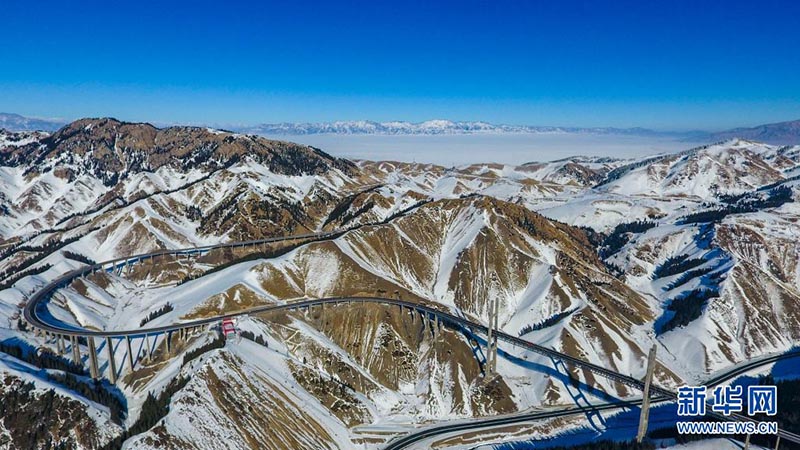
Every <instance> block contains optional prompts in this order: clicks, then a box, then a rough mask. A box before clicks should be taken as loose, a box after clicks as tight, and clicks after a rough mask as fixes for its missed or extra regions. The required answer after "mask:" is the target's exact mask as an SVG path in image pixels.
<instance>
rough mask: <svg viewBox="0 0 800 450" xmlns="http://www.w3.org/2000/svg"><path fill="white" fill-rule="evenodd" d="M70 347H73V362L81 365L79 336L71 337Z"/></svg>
mask: <svg viewBox="0 0 800 450" xmlns="http://www.w3.org/2000/svg"><path fill="white" fill-rule="evenodd" d="M69 343H70V347H72V362H73V363H75V365H76V366H77V365H81V348H80V346H79V345H78V336H70V337H69Z"/></svg>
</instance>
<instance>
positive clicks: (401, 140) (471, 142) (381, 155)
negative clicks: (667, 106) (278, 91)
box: [268, 133, 697, 166]
mask: <svg viewBox="0 0 800 450" xmlns="http://www.w3.org/2000/svg"><path fill="white" fill-rule="evenodd" d="M268 137H269V138H272V139H280V140H287V141H293V142H299V143H302V144H308V145H313V146H315V147H319V148H321V149H323V150H325V151H326V152H328V153H330V154H332V155H335V156H342V157H346V158H351V159H369V160H394V161H411V162H425V163H435V164H440V165H444V166H452V165H461V164H468V163H475V162H497V163H506V164H522V163H526V162H532V161H550V160H554V159H559V158H564V157H567V156H573V155H585V156H610V157H616V158H630V157H636V156H644V155H653V154H657V153H664V152H671V151H677V150H682V149H686V148H690V147H693V146H695V145H697V143H696V142H687V141H684V140H677V139H672V138H668V137H649V136H620V135H598V134H574V133H548V134H544V133H543V134H466V135H440V136H431V135H412V136H408V135H405V136H396V135H336V134H314V135H291V136H287V135H281V136H268Z"/></svg>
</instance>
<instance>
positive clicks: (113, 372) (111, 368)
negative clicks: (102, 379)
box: [106, 336, 117, 384]
mask: <svg viewBox="0 0 800 450" xmlns="http://www.w3.org/2000/svg"><path fill="white" fill-rule="evenodd" d="M106 349H107V350H108V375H109V377H108V379H109V380H111V384H116V383H117V361H116V360H115V359H114V342H113V341H112V340H111V337H110V336H107V337H106Z"/></svg>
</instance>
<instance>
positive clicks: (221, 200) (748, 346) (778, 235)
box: [0, 119, 800, 449]
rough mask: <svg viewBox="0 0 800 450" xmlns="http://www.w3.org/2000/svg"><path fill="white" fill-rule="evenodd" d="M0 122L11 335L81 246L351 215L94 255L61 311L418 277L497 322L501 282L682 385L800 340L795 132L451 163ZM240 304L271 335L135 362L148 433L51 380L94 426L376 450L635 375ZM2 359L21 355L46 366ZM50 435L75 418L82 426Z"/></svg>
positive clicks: (211, 135)
mask: <svg viewBox="0 0 800 450" xmlns="http://www.w3.org/2000/svg"><path fill="white" fill-rule="evenodd" d="M433 125H436V124H431V126H433ZM439 125H443V124H439ZM445 125H446V124H445ZM0 136H2V140H0V283H2V286H0V288H2V289H0V297H1V298H2V301H0V320H1V321H2V322H3V323H7V324H8V325H7V326H6V330H5V331H4V332H3V333H4V334H3V339H4V341H3V342H4V343H14V342H16V343H26V345H27V344H30V345H31V346H32V348H34V349H36V348H50V349H53V348H54V347H53V343H52V342H45V340H44V339H42V338H40V337H35V336H33V334H32V333H31V332H30V331H29V330H28V331H26V330H25V329H24V324H23V323H22V322H21V321H19V317H20V308H21V307H22V305H24V304H25V302H26V300H27V299H28V298H29V296H30V295H31V293H32V292H34V291H35V290H36V289H38V288H39V287H41V286H42V285H44V284H45V283H46V282H47V281H49V280H52V279H54V278H55V277H57V276H58V275H59V274H62V273H64V272H67V271H69V270H71V269H74V268H76V267H79V266H80V265H81V264H83V263H84V262H85V261H88V260H96V261H101V260H107V259H111V258H115V257H119V256H125V255H130V254H135V253H141V252H146V251H150V250H155V249H159V248H178V247H191V246H198V245H206V244H212V243H216V242H225V241H237V240H247V239H254V238H261V237H271V236H280V235H289V234H297V233H306V232H309V231H318V230H339V229H347V230H349V231H348V232H347V233H344V234H342V235H340V236H338V237H336V238H335V239H333V240H328V241H320V242H309V243H305V244H303V245H298V246H297V247H296V248H295V247H291V248H288V247H287V248H282V247H279V246H275V247H271V248H270V251H272V252H274V253H273V255H274V256H272V257H266V256H264V257H259V258H254V257H252V255H250V254H249V253H248V252H251V251H252V250H247V249H231V250H227V251H219V252H211V253H209V254H207V255H205V256H203V257H200V258H196V259H195V258H190V259H170V258H165V259H163V260H160V261H153V262H150V263H148V264H140V265H137V266H134V267H133V268H132V269H131V270H129V271H127V270H126V271H124V272H123V273H120V274H95V275H92V276H89V277H86V278H85V279H82V280H77V281H75V282H74V283H73V284H72V285H71V286H69V287H68V288H65V289H61V290H59V292H58V293H57V294H56V296H55V297H54V298H53V300H52V301H51V302H50V303H49V305H48V308H49V310H50V312H51V313H52V314H53V316H54V317H55V318H57V319H59V320H62V321H64V322H67V323H71V324H75V325H80V326H84V327H90V328H95V329H118V328H126V329H128V328H135V327H137V326H139V325H140V324H141V323H142V321H144V320H147V319H150V322H149V323H150V324H151V325H153V326H157V325H164V324H168V323H172V322H176V321H187V320H191V319H194V318H199V317H208V316H213V315H217V314H221V313H223V312H231V311H235V310H241V309H245V308H249V307H252V306H257V305H263V304H272V303H281V302H289V301H292V300H295V299H298V298H306V297H327V296H351V295H369V296H400V297H402V298H407V299H413V300H416V301H421V302H428V303H431V304H435V305H437V306H438V307H441V308H446V309H448V310H450V311H453V312H454V313H457V314H462V315H464V316H467V317H469V318H471V319H473V320H477V321H480V322H483V323H486V322H487V321H488V318H489V312H488V311H489V303H490V300H491V299H494V298H497V299H499V302H500V327H501V328H502V329H503V330H504V331H505V332H507V333H510V334H513V335H519V336H522V337H524V338H525V339H528V340H530V341H532V342H536V343H539V344H542V345H546V346H549V347H552V348H556V349H559V350H561V351H564V352H566V353H569V354H571V355H574V356H576V357H580V358H584V359H587V360H589V361H592V362H594V363H597V364H600V365H603V366H605V367H609V368H612V369H614V370H618V371H619V372H622V373H625V374H631V375H633V376H637V377H640V376H642V375H643V373H644V360H645V354H646V351H647V349H648V348H649V347H650V346H651V345H652V344H654V343H655V344H657V345H658V348H659V366H658V369H657V371H656V377H657V381H658V383H659V384H661V385H664V386H675V385H677V384H678V383H681V382H685V381H696V380H699V379H702V378H704V377H705V376H706V375H707V374H708V373H711V372H713V371H717V370H720V369H723V368H725V367H727V366H729V365H732V364H735V363H739V362H741V361H743V360H746V359H748V358H752V357H755V356H758V355H760V354H764V353H770V352H776V351H783V350H786V349H788V348H791V347H792V346H793V345H795V343H796V342H797V340H798V338H800V336H799V335H800V311H798V307H797V305H798V298H799V297H798V296H800V292H798V287H797V286H798V285H800V271H799V270H798V267H800V265H798V258H800V253H799V252H798V247H797V244H796V242H797V236H798V235H800V229H798V227H797V223H798V218H800V214H799V213H800V210H798V207H797V206H796V203H795V202H794V199H795V198H796V197H797V193H796V190H797V184H798V181H797V176H798V173H800V169H799V168H798V167H799V165H798V162H800V157H799V156H798V155H800V147H775V146H769V145H763V144H759V143H754V142H748V141H742V140H733V141H726V142H723V143H719V144H715V145H711V146H706V147H702V148H696V149H690V150H687V151H685V152H681V153H679V154H676V155H661V156H658V157H651V158H644V159H639V160H618V159H611V158H587V157H573V158H568V159H565V160H559V161H551V162H535V163H528V164H524V165H521V166H509V165H498V164H474V165H469V166H462V167H453V168H446V167H441V166H436V165H431V164H409V163H398V162H388V161H384V162H371V161H356V162H351V161H346V160H342V159H337V158H332V157H330V156H329V155H327V154H325V153H324V152H322V151H320V150H317V149H313V148H310V147H307V146H301V145H295V144H290V143H285V142H278V141H270V140H266V139H262V138H258V137H254V136H247V135H242V134H235V133H228V132H222V131H217V130H211V129H206V128H189V127H173V128H167V129H157V128H155V127H152V126H150V125H146V124H127V123H122V122H118V121H114V120H111V119H87V120H82V121H78V122H75V123H73V124H70V125H68V126H67V127H64V128H63V129H61V130H59V131H57V132H55V133H53V134H51V135H48V134H35V133H21V134H12V133H5V134H3V135H0ZM261 250H263V249H261ZM221 265H224V267H220V266H221ZM167 305H169V307H170V308H168V309H169V311H168V312H167V313H166V314H164V315H161V316H158V317H155V318H152V319H151V318H150V316H151V314H152V313H153V312H154V311H156V310H159V309H161V308H164V307H165V306H167ZM237 326H238V327H239V328H240V329H242V330H247V331H249V332H251V333H253V335H254V336H258V337H260V338H261V339H262V341H265V342H266V343H267V346H264V345H261V344H257V343H254V342H252V341H250V340H248V339H242V340H241V341H240V342H235V341H229V342H228V343H227V344H226V345H225V346H224V348H221V349H216V350H211V351H208V352H205V353H203V354H202V355H200V356H199V357H197V358H195V359H193V360H192V361H187V362H186V363H184V361H183V357H184V356H186V355H187V354H188V353H189V352H191V351H193V350H197V349H199V348H201V347H202V346H204V345H207V344H209V343H212V342H214V339H215V332H203V333H201V334H200V335H197V336H193V337H192V338H190V339H189V340H188V342H186V343H184V344H182V345H181V346H179V347H178V348H177V349H176V351H175V352H174V354H171V355H164V354H158V355H157V356H156V357H155V359H154V360H153V361H149V362H143V363H142V365H141V366H138V367H137V369H136V372H135V373H129V369H125V372H124V373H123V377H122V379H121V381H120V385H119V389H120V391H119V392H118V397H120V398H123V399H124V400H125V402H126V403H127V411H128V417H127V418H126V419H125V420H124V421H123V423H122V426H124V427H125V428H127V429H128V430H131V429H135V430H136V433H135V434H136V435H135V436H133V437H130V439H127V436H121V432H122V431H121V430H122V428H120V426H119V425H114V424H113V423H111V424H110V423H109V419H108V418H107V417H108V416H103V409H102V406H100V407H98V406H97V404H96V402H93V401H92V400H88V399H86V398H81V397H80V396H76V395H74V394H75V393H74V392H72V390H70V389H69V388H68V387H65V385H63V383H62V384H61V385H60V386H55V385H53V383H52V382H46V380H45V381H43V380H39V381H36V383H38V384H37V385H36V388H37V390H39V391H42V392H46V390H47V389H49V388H51V387H52V388H54V389H66V391H64V392H63V394H64V398H65V399H72V400H75V401H76V402H78V403H79V404H80V407H79V409H81V410H83V411H84V412H85V414H86V415H87V417H89V418H90V419H91V420H92V423H93V424H94V425H93V426H95V427H96V428H97V429H98V430H99V431H98V433H97V436H99V437H98V438H97V440H98V442H99V441H100V440H109V439H111V438H117V439H123V438H126V439H127V440H126V442H125V447H126V448H159V446H162V447H163V446H164V445H167V444H166V443H169V445H171V446H174V447H178V448H198V449H203V448H216V447H213V445H212V444H211V443H212V442H219V441H221V440H224V441H226V442H230V445H229V446H230V448H297V447H307V448H343V449H346V448H358V446H364V445H366V446H367V447H368V448H375V447H376V446H379V445H380V444H382V443H384V442H386V440H388V439H389V438H391V437H392V436H394V435H396V434H397V433H400V432H402V431H403V430H407V429H409V428H411V427H414V426H416V425H418V424H420V423H424V422H430V421H441V420H448V419H453V418H461V419H467V418H470V417H475V416H486V415H495V414H501V413H509V412H516V411H520V410H526V409H530V408H535V407H547V406H553V405H568V404H575V403H578V404H582V402H586V401H587V400H588V401H597V400H600V399H604V398H606V397H607V396H609V395H610V396H617V397H626V396H630V395H633V394H634V393H633V392H631V391H630V390H629V389H627V388H626V387H624V386H621V385H617V384H615V383H613V382H610V381H607V380H604V379H598V378H596V377H595V376H593V375H592V374H590V373H586V372H583V371H580V370H575V369H573V368H569V367H564V366H563V365H558V364H555V365H554V364H553V361H550V360H547V359H544V358H541V357H539V356H537V355H535V354H532V353H526V352H522V351H520V350H518V349H513V348H503V350H504V351H505V352H506V353H505V354H504V355H503V357H502V358H501V360H500V361H499V364H498V376H497V377H496V378H492V379H490V380H487V379H485V378H484V377H483V376H482V371H481V363H482V362H483V359H482V358H483V355H482V350H480V346H478V347H476V342H475V341H474V336H470V335H469V333H464V332H463V330H454V329H449V328H442V329H441V330H436V332H435V333H434V332H433V331H434V330H432V329H431V326H430V324H426V323H424V322H422V321H421V320H420V319H419V317H412V316H409V315H408V311H404V312H401V311H399V310H398V309H396V308H389V307H382V306H377V305H349V306H348V305H340V306H336V307H330V308H327V309H326V310H325V311H320V310H311V311H305V312H296V313H291V314H284V315H280V316H263V317H262V316H258V317H249V318H245V319H242V320H241V321H240V322H239V323H238V324H237ZM159 339H160V338H159ZM158 342H162V341H158ZM158 342H156V343H155V344H156V345H158ZM26 348H27V347H26ZM83 351H84V353H85V352H86V349H85V348H84V349H83ZM19 357H20V358H23V359H24V358H25V356H24V355H20V356H19ZM100 358H101V366H102V365H103V364H105V363H106V361H105V358H106V353H105V352H102V351H101V355H100ZM120 358H121V357H120ZM3 360H4V361H10V362H9V364H7V365H6V366H3V367H0V371H2V372H3V374H5V375H6V376H9V377H17V378H20V379H25V377H26V376H27V375H26V373H28V372H29V371H30V370H31V369H30V368H28V369H26V370H20V369H19V367H21V366H14V365H13V364H23V363H22V362H21V361H19V358H15V357H12V356H8V357H7V358H6V357H5V356H4V359H3ZM122 362H123V361H121V360H120V361H118V365H119V367H123V366H124V364H122ZM12 363H13V364H12ZM173 380H177V381H173ZM47 383H50V384H47ZM176 383H177V384H176ZM173 390H174V392H172V391H173ZM59 392H60V391H59ZM162 392H166V393H171V399H170V398H168V397H169V396H168V395H167V394H162ZM151 393H152V395H153V396H154V397H158V396H159V395H165V396H166V397H165V399H164V402H167V403H168V404H169V405H170V408H169V411H166V410H165V411H162V413H163V414H162V415H160V416H159V418H158V420H157V421H155V422H153V423H152V424H149V425H148V426H147V427H146V428H144V429H138V428H135V424H136V421H137V420H138V419H139V418H142V417H144V418H147V417H149V415H150V414H151V413H152V404H153V403H152V401H149V400H148V394H151ZM4 395H11V394H9V393H7V392H4ZM242 410H246V411H247V414H244V415H242V414H241V411H242ZM196 417H199V418H201V419H196ZM51 418H52V420H56V418H54V417H51ZM86 423H89V422H86ZM564 426H567V425H564ZM5 427H6V428H5V431H4V432H5V433H6V435H9V436H11V435H14V433H19V429H18V428H19V427H18V424H16V425H15V426H10V425H5ZM57 434H58V436H57V437H58V438H62V439H65V440H71V441H74V440H76V439H77V438H76V435H75V432H74V428H70V427H66V428H64V429H63V430H61V431H59V432H58V433H57ZM93 447H97V446H92V445H88V446H87V447H86V448H93Z"/></svg>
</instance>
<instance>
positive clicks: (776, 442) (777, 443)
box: [775, 435, 781, 450]
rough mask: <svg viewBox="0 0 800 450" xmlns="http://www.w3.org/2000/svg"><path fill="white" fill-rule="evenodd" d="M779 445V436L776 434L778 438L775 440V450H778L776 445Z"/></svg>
mask: <svg viewBox="0 0 800 450" xmlns="http://www.w3.org/2000/svg"><path fill="white" fill-rule="evenodd" d="M780 445H781V436H780V435H778V439H777V440H776V441H775V450H778V447H779V446H780Z"/></svg>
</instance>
